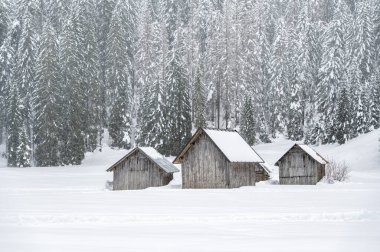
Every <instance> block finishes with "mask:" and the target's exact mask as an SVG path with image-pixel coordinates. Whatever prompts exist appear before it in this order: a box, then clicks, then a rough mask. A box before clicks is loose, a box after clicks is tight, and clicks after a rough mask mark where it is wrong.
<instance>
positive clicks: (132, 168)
mask: <svg viewBox="0 0 380 252" xmlns="http://www.w3.org/2000/svg"><path fill="white" fill-rule="evenodd" d="M113 177H114V179H113V189H114V190H137V189H145V188H148V187H155V186H164V185H167V184H168V183H169V182H170V181H171V180H172V179H173V174H171V173H166V172H164V171H163V170H162V169H161V168H160V167H159V166H158V165H157V164H155V163H154V162H153V161H151V160H150V159H149V158H147V157H146V156H145V155H144V154H143V153H142V152H141V151H136V153H134V154H132V155H131V156H129V157H128V158H127V159H126V160H125V161H124V162H121V163H120V164H119V165H118V166H117V167H116V168H115V169H114V176H113Z"/></svg>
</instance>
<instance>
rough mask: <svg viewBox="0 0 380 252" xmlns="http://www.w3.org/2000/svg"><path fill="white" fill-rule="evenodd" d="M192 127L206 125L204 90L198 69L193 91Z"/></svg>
mask: <svg viewBox="0 0 380 252" xmlns="http://www.w3.org/2000/svg"><path fill="white" fill-rule="evenodd" d="M193 111H194V127H195V128H199V127H206V90H205V87H204V84H203V83H202V82H201V78H200V73H199V70H198V74H197V78H196V80H195V84H194V91H193Z"/></svg>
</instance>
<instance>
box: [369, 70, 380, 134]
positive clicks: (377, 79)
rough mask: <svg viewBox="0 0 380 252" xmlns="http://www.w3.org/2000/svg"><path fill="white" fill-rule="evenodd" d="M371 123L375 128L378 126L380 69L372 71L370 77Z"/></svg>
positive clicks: (379, 124) (379, 121)
mask: <svg viewBox="0 0 380 252" xmlns="http://www.w3.org/2000/svg"><path fill="white" fill-rule="evenodd" d="M370 86H371V88H370V89H371V90H372V93H371V95H372V99H371V106H370V109H371V117H372V119H371V124H372V126H373V127H374V128H375V129H378V128H380V71H379V70H377V71H376V72H374V73H373V75H372V78H371V84H370Z"/></svg>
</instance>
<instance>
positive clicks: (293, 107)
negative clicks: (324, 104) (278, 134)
mask: <svg viewBox="0 0 380 252" xmlns="http://www.w3.org/2000/svg"><path fill="white" fill-rule="evenodd" d="M300 92H301V91H300V87H298V85H297V84H293V87H292V90H291V94H290V105H289V114H288V118H289V119H288V125H287V133H288V138H289V139H291V140H293V141H300V140H301V139H302V138H303V114H302V111H303V108H302V104H301V97H300V95H301V94H300Z"/></svg>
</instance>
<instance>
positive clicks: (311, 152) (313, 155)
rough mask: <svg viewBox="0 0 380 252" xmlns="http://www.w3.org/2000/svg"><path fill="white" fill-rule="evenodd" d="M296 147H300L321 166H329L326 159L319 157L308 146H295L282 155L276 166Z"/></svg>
mask: <svg viewBox="0 0 380 252" xmlns="http://www.w3.org/2000/svg"><path fill="white" fill-rule="evenodd" d="M295 146H298V147H300V148H301V149H302V150H303V151H304V152H306V153H307V154H308V155H309V156H310V157H311V158H313V159H314V160H315V161H317V162H318V163H320V164H327V163H328V161H327V160H326V159H324V158H323V157H322V156H321V155H319V153H317V152H316V151H315V150H313V149H312V148H310V147H309V146H308V145H306V144H294V145H293V146H292V148H290V149H289V150H288V151H287V152H286V153H285V154H284V155H282V157H281V158H280V159H279V160H278V161H277V162H276V163H275V164H276V165H278V162H279V161H280V160H281V159H282V158H283V157H284V156H285V155H286V154H287V153H288V152H289V151H290V150H291V149H293V148H294V147H295Z"/></svg>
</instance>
